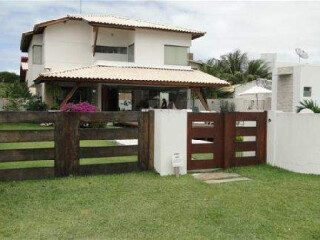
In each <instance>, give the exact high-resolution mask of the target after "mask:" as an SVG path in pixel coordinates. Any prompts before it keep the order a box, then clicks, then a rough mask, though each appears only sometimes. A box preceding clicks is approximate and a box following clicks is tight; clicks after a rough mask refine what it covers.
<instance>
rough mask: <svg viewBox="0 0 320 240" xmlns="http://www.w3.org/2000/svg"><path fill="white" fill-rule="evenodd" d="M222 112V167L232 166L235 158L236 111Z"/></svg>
mask: <svg viewBox="0 0 320 240" xmlns="http://www.w3.org/2000/svg"><path fill="white" fill-rule="evenodd" d="M223 114H224V164H223V165H224V168H229V167H233V166H234V159H235V136H236V113H234V112H226V113H223Z"/></svg>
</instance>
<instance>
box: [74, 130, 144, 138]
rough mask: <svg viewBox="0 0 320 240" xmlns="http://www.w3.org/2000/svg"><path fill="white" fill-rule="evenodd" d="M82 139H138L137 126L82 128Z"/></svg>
mask: <svg viewBox="0 0 320 240" xmlns="http://www.w3.org/2000/svg"><path fill="white" fill-rule="evenodd" d="M80 139H81V140H115V139H138V129H137V128H115V129H99V128H97V129H85V128H84V129H80Z"/></svg>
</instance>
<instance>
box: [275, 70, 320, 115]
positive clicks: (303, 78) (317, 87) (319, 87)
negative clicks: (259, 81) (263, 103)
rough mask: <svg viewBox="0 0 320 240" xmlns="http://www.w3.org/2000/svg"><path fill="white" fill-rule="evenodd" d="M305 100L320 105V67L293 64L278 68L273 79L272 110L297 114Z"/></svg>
mask: <svg viewBox="0 0 320 240" xmlns="http://www.w3.org/2000/svg"><path fill="white" fill-rule="evenodd" d="M303 99H312V100H314V101H316V102H317V103H318V104H320V66H317V65H309V64H295V65H294V64H291V65H287V66H281V67H277V68H276V69H275V70H274V73H273V77H272V110H278V111H283V112H296V108H297V106H299V105H300V104H299V102H300V101H302V100H303Z"/></svg>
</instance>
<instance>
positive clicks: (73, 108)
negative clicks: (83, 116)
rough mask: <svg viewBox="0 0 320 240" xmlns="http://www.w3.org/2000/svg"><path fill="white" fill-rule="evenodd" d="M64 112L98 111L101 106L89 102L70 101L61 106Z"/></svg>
mask: <svg viewBox="0 0 320 240" xmlns="http://www.w3.org/2000/svg"><path fill="white" fill-rule="evenodd" d="M61 111H62V112H98V111H99V108H98V107H96V106H95V105H92V104H90V103H88V102H81V103H77V104H74V103H68V104H65V105H63V106H62V107H61Z"/></svg>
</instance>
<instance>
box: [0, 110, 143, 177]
mask: <svg viewBox="0 0 320 240" xmlns="http://www.w3.org/2000/svg"><path fill="white" fill-rule="evenodd" d="M87 122H91V123H98V122H117V123H121V122H138V123H139V126H138V128H110V129H108V128H101V129H96V128H80V127H79V126H80V124H82V123H87ZM3 123H53V125H54V129H52V130H2V131H0V143H22V142H43V141H51V142H52V141H53V142H54V148H33V149H6V150H0V163H6V162H26V161H38V160H53V161H54V167H32V168H19V169H1V170H0V180H2V181H6V180H25V179H38V178H45V177H62V176H69V175H82V174H95V173H113V172H117V173H118V172H128V171H135V170H139V169H140V170H141V169H142V170H144V169H147V168H148V164H149V153H148V149H149V148H148V138H149V114H148V112H99V113H71V112H65V113H62V112H52V113H50V112H0V124H3ZM118 139H138V145H133V146H107V147H99V146H95V147H80V140H118ZM133 155H138V161H137V162H123V163H107V164H90V165H81V164H80V158H101V157H116V156H133Z"/></svg>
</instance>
